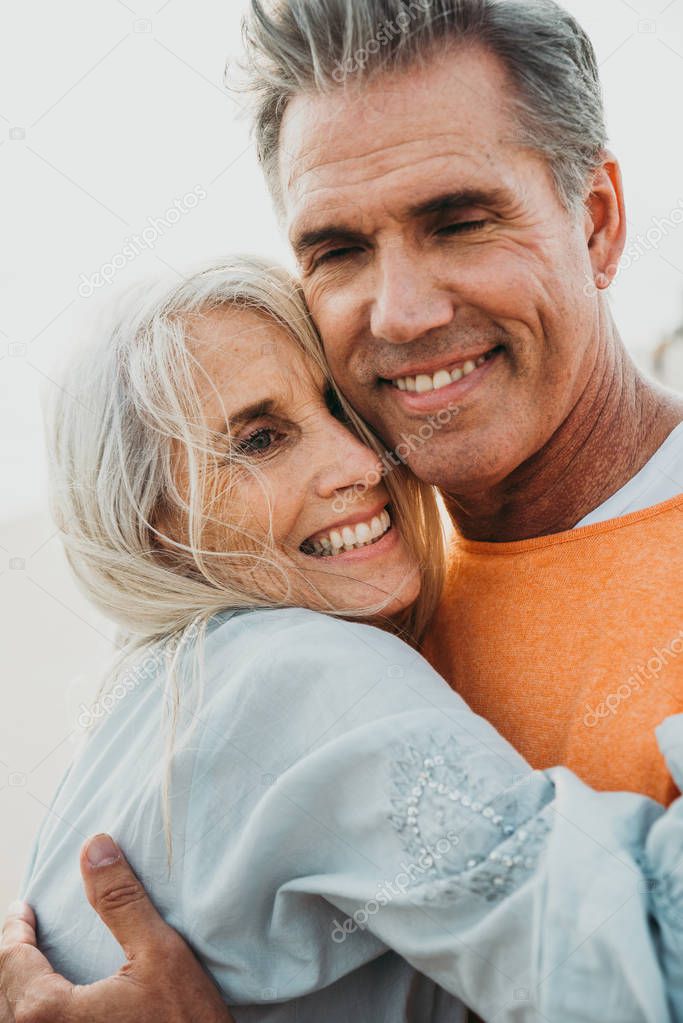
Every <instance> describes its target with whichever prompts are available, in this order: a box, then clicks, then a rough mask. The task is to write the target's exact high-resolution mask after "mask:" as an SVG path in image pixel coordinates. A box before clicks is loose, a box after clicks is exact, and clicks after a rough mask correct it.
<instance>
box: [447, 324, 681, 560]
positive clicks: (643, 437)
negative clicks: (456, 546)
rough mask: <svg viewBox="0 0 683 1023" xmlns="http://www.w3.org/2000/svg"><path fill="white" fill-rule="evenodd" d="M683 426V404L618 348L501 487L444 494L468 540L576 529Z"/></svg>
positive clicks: (516, 537)
mask: <svg viewBox="0 0 683 1023" xmlns="http://www.w3.org/2000/svg"><path fill="white" fill-rule="evenodd" d="M682 421H683V401H680V400H679V399H677V398H676V397H675V396H674V395H671V394H668V393H667V392H665V391H662V390H660V389H659V388H657V387H656V386H655V385H654V384H652V383H650V382H649V381H648V380H646V379H645V378H644V377H642V376H641V375H640V373H639V372H638V370H637V369H636V367H635V366H634V364H633V362H632V361H631V359H630V358H629V356H628V354H627V353H626V351H625V349H624V348H623V347H622V345H621V343H620V342H619V343H617V344H615V345H614V346H613V347H610V350H609V352H608V353H607V354H606V356H605V358H604V359H603V366H602V371H601V372H600V373H599V374H596V376H595V377H593V378H592V380H591V383H590V385H589V387H588V388H586V390H585V392H584V393H583V394H582V396H581V398H580V399H579V401H578V402H577V404H576V405H575V407H574V408H573V409H572V411H571V413H570V414H569V416H568V417H567V419H566V420H565V421H564V422H563V423H562V425H561V426H560V428H559V430H557V431H556V433H555V434H554V435H553V436H552V437H551V439H550V440H549V441H548V443H547V444H546V445H545V446H544V447H543V448H542V449H541V450H540V451H538V452H537V453H536V454H535V455H533V456H532V457H531V458H530V459H528V461H526V462H525V463H524V464H523V465H521V466H520V467H519V468H518V469H516V470H515V471H514V473H512V474H511V475H510V476H509V477H507V479H505V480H504V481H503V482H502V483H501V484H499V485H498V486H496V487H494V488H492V489H491V490H487V491H483V492H481V493H477V494H468V495H462V494H449V495H444V497H445V501H446V505H447V508H448V511H449V512H450V514H451V516H452V518H453V521H454V523H455V525H456V527H457V528H458V530H459V532H460V533H461V534H462V535H463V536H465V537H466V538H467V539H470V540H485V541H495V542H506V541H507V542H509V541H515V540H526V539H530V538H532V537H537V536H550V535H552V534H554V533H561V532H564V531H565V530H569V529H573V528H574V526H576V524H577V522H580V521H581V519H583V518H584V517H585V516H586V515H588V514H589V513H590V512H592V511H594V510H595V509H596V508H599V507H600V505H601V504H603V502H605V501H606V500H608V498H610V497H611V496H612V495H613V494H615V493H616V492H617V491H618V490H620V489H621V487H623V486H624V485H625V484H626V483H628V481H629V480H631V479H632V478H633V477H634V476H635V475H636V474H637V473H638V472H639V471H640V470H641V469H642V468H643V466H644V465H645V464H646V463H647V462H648V461H649V460H650V458H652V456H653V455H654V454H655V452H656V451H657V449H658V448H659V447H661V445H662V444H663V443H664V441H665V440H666V438H667V437H668V436H669V434H670V433H671V432H672V431H673V430H674V429H675V428H676V426H677V425H678V424H679V423H680V422H682Z"/></svg>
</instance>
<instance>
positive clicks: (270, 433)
mask: <svg viewBox="0 0 683 1023" xmlns="http://www.w3.org/2000/svg"><path fill="white" fill-rule="evenodd" d="M277 436H278V432H277V430H275V429H274V428H273V427H272V426H267V427H261V428H260V429H259V430H254V432H253V433H251V434H249V436H248V437H245V438H244V439H243V440H241V441H239V443H238V444H237V445H236V447H237V451H238V452H239V454H241V455H261V454H263V453H264V452H265V451H268V450H270V448H271V447H272V446H273V444H274V442H275V438H276V437H277Z"/></svg>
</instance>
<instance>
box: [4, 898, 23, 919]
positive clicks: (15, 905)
mask: <svg viewBox="0 0 683 1023" xmlns="http://www.w3.org/2000/svg"><path fill="white" fill-rule="evenodd" d="M25 912H26V903H25V902H21V900H20V899H15V900H14V902H10V904H9V906H8V907H7V916H23V915H24V913H25Z"/></svg>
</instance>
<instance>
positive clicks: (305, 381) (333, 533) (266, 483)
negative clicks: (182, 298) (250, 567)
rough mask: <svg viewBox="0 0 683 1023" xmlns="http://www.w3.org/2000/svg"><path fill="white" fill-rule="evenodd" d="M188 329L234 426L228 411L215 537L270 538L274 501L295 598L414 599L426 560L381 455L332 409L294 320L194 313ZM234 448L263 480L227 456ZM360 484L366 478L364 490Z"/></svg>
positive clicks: (208, 391)
mask: <svg viewBox="0 0 683 1023" xmlns="http://www.w3.org/2000/svg"><path fill="white" fill-rule="evenodd" d="M188 336H189V339H190V340H189V344H190V348H191V350H192V353H193V355H194V356H195V358H196V359H197V360H198V362H199V365H200V372H199V373H198V376H197V379H198V382H199V388H200V393H201V396H202V404H203V408H204V414H205V417H206V421H207V424H208V426H209V427H210V429H211V430H213V431H215V432H216V433H219V434H226V420H227V422H229V424H230V432H231V443H228V440H227V434H226V446H225V449H226V456H227V457H226V461H225V466H224V467H223V466H219V468H218V469H217V472H218V474H219V477H220V478H218V479H216V480H214V481H212V482H213V483H214V485H215V488H216V492H217V493H218V494H219V497H218V498H217V499H216V500H214V502H212V507H211V509H209V510H208V513H209V514H210V516H211V518H212V520H213V521H212V523H211V524H210V526H209V527H208V530H207V540H208V546H209V547H210V548H211V549H213V550H221V549H230V548H231V547H233V546H234V542H233V543H231V542H230V539H229V538H230V536H231V535H232V532H231V531H232V529H233V528H234V526H235V525H237V526H239V528H240V529H242V530H245V531H247V532H248V533H250V534H251V535H253V536H255V537H256V538H257V539H258V538H260V537H266V536H267V535H268V529H269V524H270V517H269V511H270V512H272V528H273V534H274V538H275V543H276V546H277V548H278V551H279V552H281V554H282V555H283V557H282V559H281V560H282V562H284V563H286V564H287V566H288V575H289V578H290V579H291V582H292V584H293V586H294V592H295V594H296V600H297V601H299V602H301V603H303V604H304V605H305V604H307V603H310V602H312V600H313V599H314V594H315V592H316V591H317V592H318V593H319V594H321V595H322V596H323V597H324V598H325V600H326V601H329V603H330V604H331V606H332V609H333V610H340V611H342V610H343V611H349V610H353V609H355V608H363V607H368V606H372V605H376V604H379V603H383V602H384V601H386V599H387V597H391V599H390V600H389V602H388V603H387V604H386V608H385V610H384V612H383V613H384V614H386V615H396V614H398V613H399V612H400V611H402V610H403V609H404V608H406V607H408V606H409V605H410V604H412V603H413V602H414V601H415V599H416V597H417V596H418V593H419V590H420V576H419V571H418V566H417V565H416V563H415V560H414V558H413V555H412V554H411V552H410V551H409V550H408V547H407V545H406V543H405V542H404V540H403V538H402V536H401V534H400V533H399V531H398V529H397V528H395V527H394V526H393V519H392V510H391V508H390V507H389V496H388V493H387V491H386V488H385V487H384V484H383V483H382V482H381V480H382V473H381V470H382V466H381V463H379V462H378V459H377V457H376V455H375V454H374V453H373V452H372V451H371V450H370V449H369V448H368V447H367V446H366V445H365V444H363V443H362V442H361V441H360V440H358V439H357V438H356V436H355V435H354V434H353V433H352V432H351V430H350V429H349V427H348V426H346V425H344V423H343V422H341V421H340V418H338V416H339V411H338V410H337V417H335V415H334V414H333V411H331V408H333V409H334V403H333V401H331V393H330V388H329V382H328V381H327V380H326V378H325V376H324V374H323V373H322V372H321V370H320V369H319V368H318V367H317V366H316V365H315V363H314V362H313V361H312V360H310V359H308V358H307V357H306V356H305V355H304V354H303V353H302V352H301V351H300V349H299V348H298V347H297V346H296V343H295V342H294V341H293V340H292V338H291V337H290V336H289V334H288V333H287V331H286V330H284V329H283V328H282V327H281V326H280V325H278V324H277V323H275V322H274V321H273V320H271V319H270V318H268V317H267V316H265V315H262V314H259V313H256V312H254V311H252V310H234V309H225V310H216V311H213V312H211V313H210V314H209V315H207V316H204V317H197V318H195V319H193V320H192V322H191V324H190V326H189V329H188ZM231 448H232V449H233V450H235V449H236V450H237V451H238V452H239V455H240V458H241V459H243V460H245V461H246V462H247V463H248V465H249V466H250V467H251V466H253V467H254V468H255V469H257V470H258V479H256V478H255V477H254V474H253V473H252V472H250V471H248V469H245V468H243V467H241V466H240V465H237V466H236V465H235V463H234V462H231V461H230V458H229V455H228V453H229V451H230V450H231ZM235 474H237V475H235ZM259 480H260V482H259ZM377 480H379V481H380V482H379V483H377V482H376V481H377ZM355 484H365V485H366V489H365V490H364V491H363V492H361V493H360V494H359V493H358V492H357V491H354V489H353V488H354V485H355ZM373 484H374V485H373ZM221 538H222V540H223V542H222V544H221ZM205 542H206V541H205ZM237 542H238V544H239V541H237ZM293 569H294V571H292V570H293ZM297 570H298V571H297ZM269 578H272V573H270V574H269ZM264 582H265V579H264Z"/></svg>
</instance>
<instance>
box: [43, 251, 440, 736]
mask: <svg viewBox="0 0 683 1023" xmlns="http://www.w3.org/2000/svg"><path fill="white" fill-rule="evenodd" d="M230 308H233V309H240V310H244V309H249V310H253V311H255V312H257V313H260V314H263V315H264V316H266V317H271V318H272V319H273V320H274V321H276V322H277V323H278V324H280V325H282V326H283V327H284V328H285V329H286V330H287V332H288V333H289V334H290V335H291V337H292V339H293V341H294V342H295V343H296V344H297V345H298V346H299V348H300V349H301V350H302V352H304V353H305V354H306V355H307V356H308V357H309V358H310V359H312V360H313V361H314V362H315V363H316V365H317V366H318V367H319V368H320V369H321V370H323V371H324V373H325V375H326V377H327V379H330V375H329V369H328V367H327V364H326V361H325V357H324V354H323V349H322V345H321V342H320V339H319V337H318V335H317V333H316V330H315V327H314V325H313V323H312V320H311V318H310V316H309V313H308V310H307V308H306V304H305V301H304V298H303V294H302V292H301V289H300V287H299V285H298V283H297V281H296V280H295V279H294V278H293V277H292V276H291V275H290V274H289V273H288V272H287V271H286V270H284V269H283V268H280V267H275V266H273V265H271V264H269V263H266V262H264V261H262V260H259V259H255V258H251V257H243V258H233V259H231V260H229V261H227V262H223V263H217V264H212V265H210V266H205V267H203V268H201V269H199V270H198V271H196V272H195V273H193V274H191V275H190V276H188V277H187V278H185V279H183V280H182V282H181V283H174V284H172V285H170V286H169V285H168V284H167V283H163V282H162V283H157V284H155V285H154V286H151V287H150V285H149V284H145V285H143V286H141V287H138V288H136V289H134V290H133V291H132V292H130V293H129V294H128V295H127V296H126V297H125V300H124V303H123V306H122V307H119V308H117V309H116V310H115V317H114V325H113V327H111V328H110V329H108V330H106V331H102V332H101V333H100V334H99V335H98V336H97V338H96V339H95V341H94V343H90V344H88V345H87V346H86V348H85V349H84V350H83V351H82V352H80V353H79V355H78V356H77V358H76V359H75V360H74V362H73V363H72V364H71V365H70V366H69V367H68V369H67V372H66V374H65V380H64V388H63V390H61V391H59V392H58V393H57V396H56V398H55V399H54V401H53V403H52V405H51V406H50V408H49V411H48V416H47V433H48V444H49V449H50V492H51V506H52V511H53V515H54V517H55V520H56V523H57V525H58V527H59V529H60V531H61V535H62V539H63V542H64V546H65V550H66V555H67V559H68V561H69V564H70V566H71V568H72V570H73V572H74V573H75V575H76V578H77V580H78V581H79V584H80V586H81V588H82V589H84V591H85V593H86V595H87V596H88V597H89V598H90V599H91V600H92V601H93V602H94V603H95V604H96V605H97V606H98V607H99V608H100V609H101V610H102V611H104V613H105V614H106V615H107V616H108V617H110V618H112V619H114V621H115V622H117V623H118V625H119V626H120V628H121V630H122V634H123V635H124V636H125V642H124V644H123V656H122V658H121V659H120V660H119V662H118V664H117V667H116V669H112V670H111V671H110V672H109V675H108V680H107V682H106V683H105V685H106V684H108V683H109V682H112V681H113V680H114V677H115V676H116V672H117V671H118V670H120V667H121V665H122V664H123V663H124V661H126V662H127V661H128V660H129V659H130V658H131V657H132V656H134V655H138V654H140V653H141V651H146V650H148V649H149V650H152V649H155V648H156V647H157V645H158V644H166V645H168V646H167V648H168V649H170V647H171V646H172V648H173V651H174V653H173V655H172V657H171V658H170V661H171V663H170V665H169V666H168V668H169V670H168V672H167V676H168V685H169V686H172V692H173V696H172V699H171V700H170V706H171V720H172V729H171V731H172V733H173V734H174V732H175V723H176V721H177V715H178V705H179V700H180V692H179V689H178V684H177V679H176V678H175V674H176V673H175V670H174V669H175V666H176V662H177V661H178V659H179V657H180V654H181V651H182V650H183V647H184V645H185V640H186V639H187V637H188V636H190V637H191V638H192V646H193V647H194V648H195V650H197V651H198V650H199V645H200V642H199V641H200V640H201V638H202V637H203V635H204V633H205V630H206V627H207V625H208V623H209V622H210V621H211V619H212V618H213V617H214V616H215V615H217V614H219V613H220V612H224V611H229V610H236V609H243V608H279V607H288V606H292V605H293V604H300V603H301V600H300V599H298V600H297V599H296V598H295V593H294V591H293V588H292V578H291V576H290V575H288V572H287V571H285V569H284V567H283V562H282V558H281V557H279V556H278V551H277V550H276V548H275V545H274V541H273V537H272V529H271V535H270V537H265V538H264V537H256V536H254V535H253V533H252V532H251V531H250V530H249V529H248V528H246V527H245V526H244V524H243V523H240V522H234V523H228V524H227V528H226V530H225V537H226V545H225V549H223V548H221V549H220V550H215V549H214V550H207V549H206V547H205V543H204V539H205V535H206V528H207V525H208V524H210V523H211V522H212V521H215V520H213V519H212V516H211V509H212V507H213V505H214V504H215V502H216V500H217V499H218V497H219V496H221V495H219V494H218V493H217V491H216V484H215V482H213V481H214V480H215V479H216V477H217V475H218V474H217V473H215V472H212V471H211V469H212V467H214V468H215V465H216V463H217V460H218V459H219V458H220V460H221V463H222V464H225V459H226V450H225V445H226V438H225V437H222V438H221V441H222V443H221V448H220V450H218V448H217V445H216V443H215V441H216V437H215V435H213V434H212V432H211V431H210V430H209V429H208V427H207V425H206V422H205V417H204V413H203V409H202V401H201V398H200V393H199V388H198V383H197V376H198V370H200V367H199V366H198V362H197V359H196V358H195V356H194V355H193V353H192V351H191V347H190V346H189V345H188V343H187V340H188V337H187V335H188V330H189V329H190V323H191V321H192V320H194V319H195V318H196V317H197V316H203V315H207V314H209V313H210V312H212V311H215V310H219V309H230ZM339 401H340V402H341V403H342V405H343V407H344V410H345V412H346V414H347V416H348V418H349V421H350V426H351V428H352V429H354V430H355V431H356V432H357V434H358V436H359V437H360V438H361V439H362V440H363V441H365V442H366V443H367V444H368V445H370V446H371V447H372V448H373V449H374V450H375V451H376V452H377V453H378V454H381V453H383V452H384V448H383V446H382V445H381V444H380V442H379V440H378V438H377V437H376V436H375V435H374V434H373V433H372V432H371V431H370V430H369V428H368V427H367V426H366V425H365V424H364V423H363V422H362V421H361V420H360V419H359V418H358V417H357V416H356V415H355V413H354V412H353V410H352V409H350V408H349V407H348V405H347V404H346V403H345V402H344V399H343V398H342V397H341V396H339ZM228 441H229V438H228ZM179 452H180V453H181V454H182V456H183V459H184V463H185V467H186V476H187V480H186V483H187V486H186V492H184V493H181V492H180V490H179V488H178V485H177V465H178V453H179ZM250 471H253V472H254V474H256V475H257V476H258V470H256V469H250ZM222 476H223V479H225V472H223V474H222ZM240 478H243V477H240ZM385 484H386V487H387V489H388V491H389V495H390V501H391V503H392V506H393V512H394V518H395V521H396V524H397V526H398V528H399V529H400V530H401V532H402V534H403V536H404V538H405V540H406V542H407V544H408V546H409V547H410V548H411V550H412V552H413V554H414V557H415V560H416V563H417V565H418V566H419V568H418V570H419V571H420V574H421V580H422V588H421V592H420V595H419V597H418V598H417V600H416V601H415V603H414V604H413V605H412V607H410V608H408V609H406V611H405V612H403V613H402V614H400V615H398V616H397V617H396V618H394V620H393V621H391V622H389V621H386V620H384V619H383V618H382V605H381V604H380V605H378V606H376V607H373V608H359V609H356V610H354V611H348V610H341V609H339V608H335V607H333V606H331V605H330V602H329V601H327V600H325V599H324V598H323V597H322V596H319V595H318V596H319V599H318V597H316V596H315V594H313V593H312V598H311V601H310V603H307V605H306V606H310V607H312V608H313V609H314V610H318V611H322V612H323V613H328V614H335V615H342V616H344V617H351V618H356V619H362V620H370V621H373V623H374V624H380V625H383V626H384V627H385V628H390V629H392V630H393V631H395V632H397V633H399V634H400V635H401V636H402V637H403V638H405V639H406V640H408V642H410V643H412V644H417V643H418V642H419V640H420V638H421V636H422V634H423V632H424V630H425V627H426V625H427V624H428V622H429V620H430V618H431V617H432V614H433V612H434V610H435V607H436V602H437V600H438V597H439V594H440V592H441V585H442V580H443V571H444V563H445V551H444V537H443V529H442V525H441V519H440V515H439V510H438V507H437V503H436V496H435V492H434V490H433V488H431V487H429V486H427V485H426V484H423V483H421V482H420V481H418V480H417V479H416V478H415V477H413V476H412V474H411V473H410V472H409V471H408V470H407V468H406V467H405V466H403V465H399V466H398V467H397V468H395V469H393V470H392V471H391V472H389V473H387V475H386V477H385ZM233 485H234V486H235V487H238V486H239V479H236V481H234V483H231V482H230V481H229V482H228V484H227V487H228V489H229V488H230V487H231V486H233ZM224 492H225V484H223V491H222V493H224ZM162 512H163V513H164V519H165V520H168V518H169V517H170V518H171V519H174V518H177V519H178V520H182V522H183V523H184V530H183V532H184V534H185V535H184V537H183V542H180V541H178V540H177V539H176V540H171V538H169V537H166V536H164V535H163V534H162V533H161V531H160V528H159V520H160V515H161V513H162ZM222 525H223V524H222ZM162 541H163V542H162ZM264 566H265V567H266V569H267V570H268V571H267V577H268V579H270V580H272V586H271V588H270V591H269V592H267V588H265V589H264V586H263V574H264V573H263V569H264ZM257 574H258V582H257ZM384 603H385V604H386V603H388V601H385V602H384ZM195 660H199V657H197V658H196V659H195ZM187 685H188V690H189V688H190V683H189V682H188V683H187ZM171 742H172V740H171Z"/></svg>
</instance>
